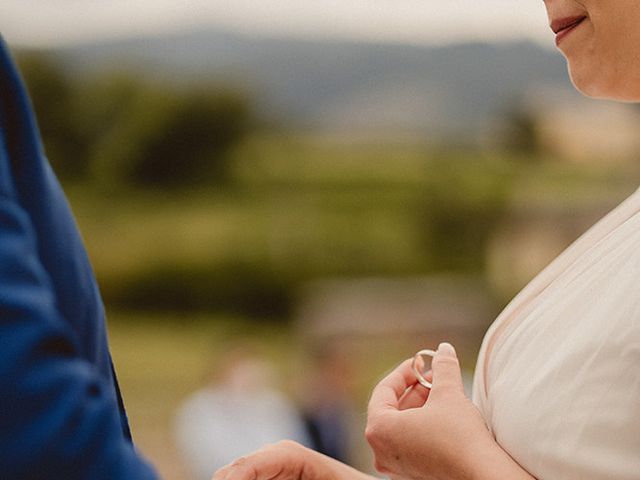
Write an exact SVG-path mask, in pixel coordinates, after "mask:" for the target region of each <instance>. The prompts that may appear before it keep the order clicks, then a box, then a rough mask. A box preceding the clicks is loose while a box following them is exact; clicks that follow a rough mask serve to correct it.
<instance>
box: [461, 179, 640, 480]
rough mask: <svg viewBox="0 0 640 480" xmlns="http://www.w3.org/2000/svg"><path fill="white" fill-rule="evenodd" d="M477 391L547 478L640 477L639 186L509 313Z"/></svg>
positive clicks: (527, 462)
mask: <svg viewBox="0 0 640 480" xmlns="http://www.w3.org/2000/svg"><path fill="white" fill-rule="evenodd" d="M473 392H474V395H473V399H474V403H475V404H476V405H477V406H478V408H479V409H480V411H481V413H482V414H483V416H484V418H485V420H486V422H487V425H488V427H489V429H490V430H491V432H492V433H493V435H494V436H495V438H496V440H497V442H498V443H499V444H500V445H501V446H502V448H504V449H505V450H506V451H507V452H508V453H509V454H510V455H511V456H512V457H513V458H514V459H515V460H516V461H517V462H518V463H519V464H520V465H522V467H524V468H525V469H526V470H527V471H528V472H530V473H531V474H532V475H533V476H535V477H536V478H538V479H539V480H560V479H576V480H596V479H597V480H600V479H602V480H605V479H606V480H632V479H634V480H637V479H640V190H638V191H636V192H635V193H634V194H633V195H631V196H630V197H629V198H628V199H627V200H625V201H624V202H623V203H622V204H620V205H619V206H618V207H616V208H615V209H614V210H613V211H612V212H611V213H609V214H608V215H607V216H606V217H604V218H603V219H602V220H601V221H600V222H598V223H597V224H596V225H595V226H593V227H592V228H591V229H590V230H589V231H588V232H587V233H585V234H584V235H583V236H582V237H580V238H579V239H578V240H577V241H576V242H575V243H574V244H573V245H571V246H570V247H569V248H568V249H567V250H566V251H565V252H564V253H562V254H561V255H560V256H559V257H558V258H557V259H556V260H554V261H553V262H552V263H551V264H550V265H549V266H548V267H547V268H546V269H545V270H543V271H542V272H541V273H540V274H539V275H538V276H537V277H536V278H535V279H534V280H533V281H532V282H531V283H530V284H529V285H528V286H527V287H526V288H525V289H524V290H523V291H522V292H520V294H518V295H517V296H516V297H515V298H514V299H513V300H512V302H511V303H510V304H509V305H508V306H507V307H506V309H505V310H504V311H503V312H502V313H501V314H500V316H499V317H498V318H497V319H496V321H495V322H494V324H493V325H492V326H491V328H490V329H489V331H488V332H487V335H486V336H485V339H484V341H483V344H482V348H481V350H480V354H479V357H478V364H477V367H476V372H475V376H474V388H473Z"/></svg>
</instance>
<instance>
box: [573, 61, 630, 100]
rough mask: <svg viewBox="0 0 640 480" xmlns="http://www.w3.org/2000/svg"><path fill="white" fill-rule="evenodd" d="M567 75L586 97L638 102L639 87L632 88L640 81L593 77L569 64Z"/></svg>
mask: <svg viewBox="0 0 640 480" xmlns="http://www.w3.org/2000/svg"><path fill="white" fill-rule="evenodd" d="M569 77H570V78H571V83H573V86H574V87H575V88H576V90H578V92H580V93H581V94H583V95H584V96H586V97H589V98H595V99H600V100H617V101H620V102H640V88H632V86H634V85H640V83H635V82H619V81H609V80H607V79H605V78H594V75H588V74H584V72H580V71H577V72H576V71H574V70H572V69H571V66H569Z"/></svg>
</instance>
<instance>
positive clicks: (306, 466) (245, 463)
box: [213, 440, 374, 480]
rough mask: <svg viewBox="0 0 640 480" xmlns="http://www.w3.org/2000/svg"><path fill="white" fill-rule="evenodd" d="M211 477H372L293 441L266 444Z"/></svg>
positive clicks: (321, 479)
mask: <svg viewBox="0 0 640 480" xmlns="http://www.w3.org/2000/svg"><path fill="white" fill-rule="evenodd" d="M213 480H374V479H373V478H372V477H370V476H368V475H365V474H364V473H361V472H358V471H357V470H355V469H353V468H351V467H349V466H347V465H345V464H344V463H340V462H338V461H337V460H334V459H333V458H329V457H327V456H325V455H322V454H320V453H318V452H315V451H313V450H310V449H308V448H306V447H303V446H302V445H300V444H298V443H295V442H292V441H288V440H285V441H282V442H278V443H276V444H273V445H267V446H265V447H263V448H261V449H260V450H258V451H257V452H254V453H252V454H250V455H247V456H245V457H241V458H239V459H238V460H236V461H235V462H233V463H231V464H230V465H227V466H226V467H223V468H221V469H220V470H218V471H217V472H216V473H215V475H214V476H213Z"/></svg>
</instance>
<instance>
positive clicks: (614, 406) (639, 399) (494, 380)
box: [213, 0, 640, 480]
mask: <svg viewBox="0 0 640 480" xmlns="http://www.w3.org/2000/svg"><path fill="white" fill-rule="evenodd" d="M544 3H545V6H546V9H547V13H548V17H549V24H550V27H551V30H552V31H553V33H554V34H555V41H556V45H557V46H558V49H559V50H560V51H561V52H562V53H563V55H564V56H565V57H566V59H567V62H568V66H569V73H570V76H571V80H572V82H573V84H574V85H575V87H576V88H577V89H578V90H579V91H581V92H582V93H584V94H585V95H587V96H590V97H596V98H608V99H615V100H621V101H640V1H638V0H544ZM639 365H640V190H639V191H637V192H636V193H634V194H633V195H632V196H631V197H629V198H628V199H627V200H625V201H624V202H623V203H622V204H621V205H619V206H618V207H617V208H615V209H614V210H613V211H612V212H611V213H609V214H608V215H607V216H606V217H604V218H603V219H602V220H601V221H600V222H598V223H597V224H596V225H595V226H594V227H592V228H591V229H590V230H589V231H588V232H587V233H585V234H584V235H583V236H582V237H581V238H580V239H578V240H577V241H576V242H575V243H574V244H573V245H571V246H570V247H569V248H568V249H567V250H566V251H565V252H563V253H562V254H561V255H560V256H559V257H558V258H557V259H556V260H554V261H553V262H552V263H551V264H550V265H549V266H548V267H547V268H546V269H545V270H544V271H542V272H541V273H540V274H539V275H538V276H537V277H536V278H535V279H534V280H533V281H532V282H531V283H530V284H529V285H528V286H527V287H526V288H525V289H524V290H523V291H522V292H521V293H520V294H519V295H518V296H516V297H515V298H514V300H513V301H512V302H511V303H510V304H509V305H508V306H507V308H506V309H505V310H504V311H503V312H502V314H501V315H500V316H499V317H498V318H497V319H496V321H495V322H494V324H493V326H492V327H491V328H490V329H489V331H488V332H487V335H486V337H485V339H484V342H483V344H482V348H481V351H480V355H479V357H478V362H477V368H476V373H475V378H474V398H473V401H472V400H470V399H468V398H467V397H466V396H465V394H464V390H463V387H462V380H461V376H460V368H459V365H458V360H457V357H456V352H455V350H454V348H453V347H452V346H451V345H449V344H448V343H443V344H441V345H440V346H439V347H438V350H437V352H436V354H435V356H434V359H433V362H432V371H431V372H430V373H429V374H428V376H429V380H431V381H432V388H431V389H427V388H426V387H424V386H422V385H421V384H420V383H418V382H417V381H416V377H415V376H414V374H413V371H412V369H411V361H410V360H408V361H406V362H404V363H402V364H401V365H400V366H399V367H397V368H396V369H395V370H394V371H393V372H392V373H391V374H390V375H388V376H387V377H386V378H385V379H384V380H382V381H381V382H380V383H379V384H378V385H377V386H376V387H375V389H374V391H373V393H372V395H371V401H370V403H369V410H368V422H367V429H366V437H367V440H368V442H369V444H370V445H371V448H372V449H373V452H374V455H375V462H376V468H377V469H378V470H379V471H380V472H381V473H383V474H385V475H387V476H388V477H390V478H392V479H415V480H418V479H420V480H431V479H434V480H435V479H438V480H448V479H455V480H458V479H461V480H462V479H465V480H466V479H470V480H476V479H478V480H480V479H492V480H495V479H508V480H519V479H532V478H537V479H540V480H542V479H549V480H556V479H576V480H577V479H580V480H600V479H602V480H604V479H607V480H632V479H635V480H637V479H639V478H640V373H639V369H638V366H639ZM213 478H214V480H333V479H336V480H338V479H340V480H367V479H368V480H371V479H372V478H373V477H371V476H369V475H366V474H364V473H361V472H358V471H357V470H355V469H352V468H351V467H349V466H347V465H344V464H342V463H339V462H337V461H335V460H333V459H330V458H328V457H325V456H323V455H321V454H319V453H316V452H313V451H311V450H308V449H306V448H304V447H302V446H300V445H298V444H296V443H293V442H282V443H278V444H275V445H270V446H266V447H264V448H263V449H262V450H259V451H257V452H255V453H253V454H251V455H248V456H246V457H243V458H240V459H238V460H236V461H235V462H233V463H232V464H231V465H228V466H226V467H224V468H222V469H221V470H219V471H218V472H216V474H215V475H214V477H213Z"/></svg>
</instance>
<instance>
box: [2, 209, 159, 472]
mask: <svg viewBox="0 0 640 480" xmlns="http://www.w3.org/2000/svg"><path fill="white" fill-rule="evenodd" d="M36 238H37V236H36V235H35V234H34V232H33V227H32V225H31V222H30V219H29V216H28V215H27V213H26V212H25V211H24V210H23V209H22V208H21V207H20V206H19V205H18V204H17V203H16V202H14V201H13V200H12V199H10V198H8V197H2V196H0V379H1V382H2V384H1V385H2V386H1V387H0V477H1V478H7V479H14V478H15V479H18V478H19V479H50V478H55V479H65V480H102V479H105V480H107V479H109V480H116V479H117V480H133V479H135V480H147V479H156V478H157V476H156V474H155V472H154V471H153V469H152V468H151V467H149V466H148V465H147V464H146V463H145V461H144V460H142V459H141V458H140V457H139V456H138V455H137V454H136V452H135V450H134V448H133V446H132V445H131V443H130V442H128V441H126V440H125V438H124V436H123V433H122V428H121V424H120V421H119V417H118V410H117V406H114V405H113V398H112V395H109V394H108V392H109V390H108V389H109V388H112V386H111V385H109V383H108V381H107V380H106V379H105V378H104V377H103V376H101V375H100V373H99V372H98V371H97V370H96V368H95V367H94V366H93V365H92V364H91V363H90V362H87V361H86V360H84V359H82V357H81V356H80V355H79V345H78V339H77V338H75V335H74V332H73V331H72V330H71V329H70V328H69V326H68V324H67V323H66V322H65V321H64V319H63V318H62V317H61V314H60V312H59V309H58V308H57V305H56V297H55V295H54V294H53V293H52V288H51V280H50V279H49V277H48V275H47V272H46V270H45V269H44V268H43V267H42V265H41V264H40V261H39V257H38V255H37V245H36V242H37V240H36Z"/></svg>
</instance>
